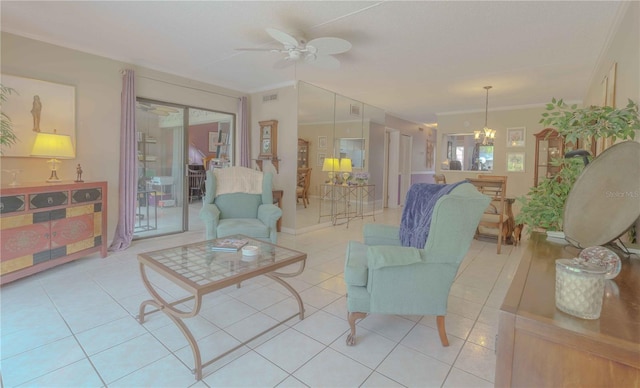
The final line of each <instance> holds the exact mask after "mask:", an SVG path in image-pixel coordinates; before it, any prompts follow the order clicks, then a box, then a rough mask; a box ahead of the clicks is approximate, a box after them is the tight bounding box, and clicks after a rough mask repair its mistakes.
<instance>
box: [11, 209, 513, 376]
mask: <svg viewBox="0 0 640 388" xmlns="http://www.w3.org/2000/svg"><path fill="white" fill-rule="evenodd" d="M400 216H401V210H386V211H385V212H383V213H382V214H380V215H376V221H375V222H380V223H387V224H396V225H397V224H399V220H400ZM365 222H372V220H371V219H370V218H369V219H366V220H364V221H361V220H360V221H358V220H356V221H352V222H351V223H350V225H349V228H346V227H345V226H344V225H342V226H335V227H329V228H325V229H321V230H316V231H313V232H309V233H306V234H301V235H296V236H294V235H289V234H284V233H281V234H280V235H279V243H280V244H282V245H284V246H287V247H291V248H294V249H298V250H301V251H304V252H307V254H308V260H307V267H306V269H305V271H304V273H303V274H302V275H300V276H298V277H296V278H293V279H291V282H290V283H291V284H292V286H293V287H295V288H296V289H297V290H298V291H299V292H300V294H301V295H302V298H303V300H304V302H305V308H306V315H305V319H304V320H302V321H299V320H297V319H293V320H291V321H289V322H288V323H287V325H283V326H280V327H279V328H277V329H275V330H273V331H271V332H269V333H267V334H265V335H264V336H262V337H259V338H258V339H256V340H254V341H252V342H251V343H249V345H248V346H245V347H242V348H240V349H239V350H237V351H235V352H233V353H231V354H230V355H228V356H226V357H224V358H223V359H221V360H219V361H217V362H215V363H214V364H212V365H210V366H208V367H206V368H205V370H204V378H203V379H202V381H199V382H197V381H195V379H194V375H193V374H192V373H191V368H193V358H192V354H191V350H190V348H189V346H188V344H187V341H186V340H185V339H184V337H183V336H182V334H181V333H180V331H179V330H178V329H177V328H176V327H175V326H174V325H173V323H172V322H171V321H170V320H169V319H168V318H167V317H166V316H164V315H162V314H160V313H159V314H154V315H151V316H150V317H149V320H148V321H146V322H145V323H144V325H141V324H139V323H138V321H137V320H136V319H135V316H136V315H137V309H138V306H139V304H140V302H142V301H143V300H146V299H148V298H149V296H148V293H147V291H146V290H145V288H144V287H143V285H142V281H141V280H140V274H139V271H138V265H137V260H136V255H137V254H138V253H139V252H144V251H148V250H155V249H160V248H164V247H170V246H175V245H180V244H184V243H188V242H193V241H199V240H200V239H201V238H202V233H203V232H202V231H201V230H198V231H192V232H187V233H183V234H180V235H173V236H164V237H161V238H155V239H149V240H141V241H136V242H134V244H133V245H132V246H131V247H130V248H129V249H128V250H126V251H124V252H119V253H110V254H109V256H108V258H106V259H101V258H100V257H99V256H98V255H92V256H89V257H87V258H85V259H82V260H78V261H74V262H71V263H68V264H65V265H62V266H59V267H56V268H53V269H50V270H48V271H46V272H42V273H39V274H36V275H33V276H31V277H28V278H24V279H21V280H18V281H16V282H13V283H10V284H7V285H4V286H3V287H2V288H1V289H0V298H1V310H0V311H1V329H2V333H1V345H0V350H1V364H0V367H1V371H2V379H3V383H4V386H5V387H25V386H33V387H42V386H46V387H55V386H60V387H104V386H108V387H191V386H193V387H226V386H242V387H251V386H265V387H275V386H278V387H303V386H310V387H357V386H362V387H395V386H398V387H401V386H407V387H416V386H420V387H425V386H434V387H483V386H487V387H490V386H493V381H494V374H495V372H494V369H495V359H496V357H495V352H494V348H495V335H496V332H497V321H498V309H499V307H500V304H501V302H502V299H503V298H504V295H505V294H506V291H507V288H508V286H509V284H510V282H511V280H512V276H513V274H514V272H515V269H516V267H517V265H518V263H519V260H520V257H521V254H522V250H523V249H524V248H523V246H522V245H521V246H518V247H512V246H505V247H503V252H502V254H500V255H497V254H496V246H495V244H492V243H486V242H479V241H475V240H474V241H473V243H472V245H471V249H470V250H469V253H468V255H467V256H466V258H465V260H464V262H463V263H462V265H461V266H460V270H459V273H458V276H457V278H456V281H455V283H454V285H453V287H452V289H451V294H450V299H449V313H448V314H447V318H446V320H447V322H446V324H447V331H448V335H449V341H450V346H449V347H447V348H443V347H442V346H441V344H440V342H439V337H438V334H437V329H436V323H435V317H433V316H426V317H416V316H383V315H371V316H369V317H367V318H365V319H364V320H362V321H361V322H359V324H358V332H357V334H358V335H357V340H358V343H357V345H356V346H354V347H347V346H346V345H345V338H346V334H347V331H348V323H347V321H346V308H345V305H346V303H345V285H344V281H343V265H344V253H345V247H346V243H347V241H348V240H358V241H362V237H361V231H362V225H363V223H365ZM524 244H525V245H526V242H525V243H524ZM153 281H154V283H155V284H157V285H158V286H159V287H160V288H161V289H162V291H163V292H164V294H165V296H167V297H174V298H177V297H180V296H183V295H184V291H182V290H181V289H180V288H178V287H176V286H173V285H171V284H170V283H168V282H167V281H164V280H163V279H162V278H160V277H159V276H158V277H154V278H153ZM296 308H297V305H296V303H295V301H294V300H293V298H292V297H291V296H289V295H288V293H287V292H286V290H284V289H283V288H282V287H281V286H280V285H278V284H276V283H274V282H273V281H271V280H269V279H268V278H257V279H254V280H253V281H250V282H246V283H244V284H243V286H242V287H241V288H239V289H237V288H235V287H230V288H228V289H225V290H222V291H220V292H218V293H214V294H211V295H209V296H208V297H207V298H206V303H205V306H204V308H203V309H202V311H201V314H200V315H199V316H198V317H196V318H191V319H188V320H187V322H188V325H189V327H190V328H191V330H192V331H193V333H194V336H196V337H197V338H198V340H199V343H200V346H201V349H202V351H203V359H204V360H207V359H210V358H212V357H213V356H214V355H216V354H218V353H221V352H222V351H225V350H227V349H229V348H231V347H233V346H234V345H236V344H238V343H239V342H241V341H243V340H245V339H247V338H251V337H252V336H253V335H254V334H255V333H257V332H259V331H261V329H262V328H263V327H266V326H268V325H270V324H272V323H273V322H275V320H278V319H280V318H281V317H284V316H289V315H291V314H292V312H295V310H296Z"/></svg>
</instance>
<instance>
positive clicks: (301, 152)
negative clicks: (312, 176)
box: [298, 138, 309, 168]
mask: <svg viewBox="0 0 640 388" xmlns="http://www.w3.org/2000/svg"><path fill="white" fill-rule="evenodd" d="M307 167H309V142H308V141H307V140H304V139H300V138H298V168H307Z"/></svg>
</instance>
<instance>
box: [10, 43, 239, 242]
mask: <svg viewBox="0 0 640 388" xmlns="http://www.w3.org/2000/svg"><path fill="white" fill-rule="evenodd" d="M1 50H2V51H1V54H2V62H1V66H2V73H3V74H11V75H16V76H21V77H27V78H35V79H39V80H44V81H50V82H56V83H61V84H67V85H73V86H75V87H76V159H75V160H69V161H63V163H62V166H61V167H60V169H59V174H58V176H60V178H61V179H63V180H72V179H74V178H75V176H76V175H75V166H76V164H77V163H80V164H82V168H83V171H84V174H83V176H82V177H83V179H84V180H85V181H107V183H108V185H109V195H108V198H107V199H108V219H107V220H108V243H110V242H111V240H112V238H113V235H114V233H113V232H114V230H115V227H116V224H117V219H118V190H119V187H118V184H119V183H118V177H119V163H120V152H119V149H120V92H121V89H122V76H121V74H120V69H124V68H133V69H134V70H135V71H136V83H137V93H138V95H139V96H141V97H147V98H151V99H157V100H162V101H168V102H176V103H180V104H188V105H193V106H197V107H201V108H208V109H215V110H222V111H226V112H229V113H234V114H235V113H237V112H236V110H237V98H229V97H222V96H219V95H215V94H211V93H207V92H206V91H211V92H220V93H224V94H227V95H231V96H237V97H239V96H241V95H242V94H241V93H238V92H235V91H230V90H226V89H222V88H219V87H216V86H213V85H208V84H204V83H201V82H196V81H192V80H187V79H185V78H181V77H176V76H172V75H169V74H165V73H161V72H157V71H153V70H150V69H145V68H139V67H133V66H131V65H128V64H126V63H123V62H120V61H115V60H111V59H107V58H104V57H100V56H96V55H92V54H87V53H83V52H80V51H76V50H71V49H66V48H62V47H59V46H55V45H51V44H47V43H43V42H40V41H36V40H32V39H27V38H24V37H20V36H17V35H13V34H8V33H4V32H3V33H2V47H1ZM143 77H149V78H155V79H159V80H162V81H165V82H159V81H154V80H150V79H147V78H143ZM166 82H168V83H166ZM196 89H202V91H199V90H196ZM0 161H1V163H2V168H3V169H14V168H17V169H22V173H21V175H20V180H21V181H22V182H42V183H45V180H46V178H48V176H49V169H48V165H47V164H46V163H45V160H44V159H39V158H24V157H23V158H16V157H2V158H0ZM5 178H6V177H5V176H4V175H3V176H2V179H3V180H4V179H5Z"/></svg>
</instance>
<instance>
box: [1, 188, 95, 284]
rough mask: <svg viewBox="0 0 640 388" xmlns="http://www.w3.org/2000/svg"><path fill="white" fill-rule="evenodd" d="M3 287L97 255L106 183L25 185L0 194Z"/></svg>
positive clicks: (5, 189) (3, 190) (5, 190)
mask: <svg viewBox="0 0 640 388" xmlns="http://www.w3.org/2000/svg"><path fill="white" fill-rule="evenodd" d="M0 197H1V199H0V216H1V218H0V230H1V233H2V234H1V237H0V245H1V247H0V252H1V253H0V261H1V263H2V265H1V267H0V274H1V275H2V278H1V279H2V283H3V284H4V283H8V282H11V281H14V280H16V279H20V278H22V277H24V276H28V275H31V274H34V273H36V272H40V271H43V270H45V269H48V268H51V267H54V266H56V265H60V264H62V263H66V262H69V261H72V260H76V259H79V258H81V257H84V256H87V255H88V254H90V253H93V252H100V254H101V256H102V257H107V241H106V239H107V235H106V233H107V182H84V183H74V182H63V183H51V184H42V183H32V184H29V183H24V184H21V185H19V186H14V187H10V186H4V185H3V186H2V189H1V191H0Z"/></svg>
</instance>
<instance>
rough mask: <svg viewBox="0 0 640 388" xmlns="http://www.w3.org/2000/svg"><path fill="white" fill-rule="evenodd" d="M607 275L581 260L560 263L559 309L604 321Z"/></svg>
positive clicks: (557, 281)
mask: <svg viewBox="0 0 640 388" xmlns="http://www.w3.org/2000/svg"><path fill="white" fill-rule="evenodd" d="M606 272H607V268H605V267H603V266H601V265H597V264H593V263H588V262H585V261H584V260H580V259H577V258H576V259H559V260H556V307H557V308H558V309H560V310H561V311H564V312H565V313H567V314H571V315H574V316H576V317H579V318H584V319H598V318H600V311H601V310H602V299H603V297H604V274H605V273H606Z"/></svg>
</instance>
